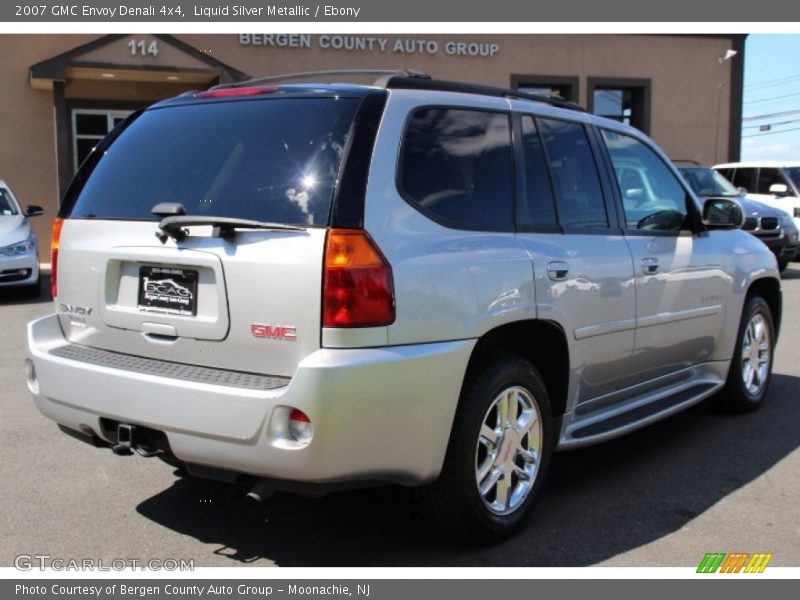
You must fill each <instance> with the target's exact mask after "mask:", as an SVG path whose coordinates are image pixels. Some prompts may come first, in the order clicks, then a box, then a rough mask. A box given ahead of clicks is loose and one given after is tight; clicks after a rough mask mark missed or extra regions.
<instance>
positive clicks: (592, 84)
mask: <svg viewBox="0 0 800 600" xmlns="http://www.w3.org/2000/svg"><path fill="white" fill-rule="evenodd" d="M587 87H588V88H589V89H588V103H589V106H588V109H589V111H590V112H593V113H594V114H596V115H600V116H601V117H605V118H607V119H612V120H614V121H618V122H620V123H625V124H626V125H631V126H632V127H636V128H637V129H639V130H640V131H643V132H645V133H649V131H650V81H649V80H647V79H628V78H605V77H589V78H588V80H587Z"/></svg>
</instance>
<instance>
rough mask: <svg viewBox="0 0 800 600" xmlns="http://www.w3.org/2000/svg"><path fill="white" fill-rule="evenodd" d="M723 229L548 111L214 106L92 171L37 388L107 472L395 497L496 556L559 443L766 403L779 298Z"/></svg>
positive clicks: (354, 102) (455, 94)
mask: <svg viewBox="0 0 800 600" xmlns="http://www.w3.org/2000/svg"><path fill="white" fill-rule="evenodd" d="M512 132H513V135H512ZM623 165H628V166H631V165H636V166H638V167H639V168H641V169H642V170H643V172H644V173H646V174H647V176H648V179H649V180H650V181H652V182H654V187H653V190H654V194H655V196H654V198H653V199H650V198H648V199H647V202H649V203H650V205H649V208H648V206H645V205H644V203H645V199H644V198H642V197H641V196H642V195H641V194H640V195H639V198H635V196H636V194H630V195H629V194H627V192H626V191H625V187H624V186H623V185H621V182H619V180H618V178H617V176H616V175H615V167H621V166H623ZM624 198H628V200H629V202H625V201H624ZM651 200H652V202H651ZM634 203H635V204H636V206H635V207H634V206H633V204H634ZM632 208H635V209H636V210H635V211H634V213H635V214H634V215H629V214H627V213H628V211H629V210H631V209H632ZM743 222H744V216H743V214H742V211H741V207H740V206H739V204H738V203H737V202H735V201H734V200H731V199H726V198H714V199H713V200H710V201H708V202H705V203H700V202H699V201H698V200H697V198H696V197H695V196H694V194H693V193H692V192H691V190H690V189H689V188H688V187H687V186H686V184H685V182H684V180H683V179H682V178H681V176H680V175H679V174H678V172H677V171H676V170H675V168H674V167H673V165H672V164H671V163H670V161H669V159H668V158H667V157H666V156H665V155H664V153H663V152H662V151H661V150H660V149H658V147H657V146H656V145H655V144H654V143H653V142H652V141H651V140H650V139H649V138H648V137H647V136H645V135H644V134H642V133H641V132H639V131H638V130H636V129H634V128H632V127H629V126H626V125H624V124H622V123H618V122H616V121H611V120H606V119H603V118H600V117H597V116H593V115H590V114H587V113H586V112H584V111H582V110H580V109H578V108H576V107H575V106H574V105H571V104H569V103H566V102H563V101H560V100H558V99H543V98H539V97H536V96H529V95H526V94H524V93H522V92H519V91H513V90H506V89H502V88H493V87H485V86H478V85H471V84H460V83H452V82H440V81H434V80H431V79H430V78H427V77H425V76H421V75H418V74H395V75H389V76H386V77H384V78H383V79H382V80H381V81H379V82H378V83H376V84H375V85H373V86H362V85H347V84H302V85H300V84H294V85H293V84H287V83H282V82H277V81H276V80H275V79H272V78H267V79H261V80H254V81H249V82H244V83H238V84H229V85H223V86H217V87H215V88H212V89H210V90H207V91H202V92H196V93H191V94H184V95H182V96H180V97H178V98H173V99H170V100H165V101H163V102H160V103H158V104H156V105H154V106H152V107H150V108H148V109H146V110H142V111H139V112H137V113H135V114H134V115H132V116H131V117H129V118H128V119H127V120H126V121H125V122H124V123H123V124H121V125H120V126H119V127H118V128H117V129H115V130H114V131H113V132H112V133H111V134H109V136H108V137H107V138H105V139H104V140H103V141H102V142H101V143H100V144H98V146H97V147H96V149H95V150H94V152H93V153H92V154H91V155H90V156H89V158H88V159H87V160H86V161H85V162H84V164H83V165H82V167H81V169H80V171H79V173H78V174H77V176H76V178H75V180H74V181H73V182H72V184H71V185H70V187H69V189H68V191H67V193H66V195H65V198H64V200H63V203H62V207H61V212H60V215H59V219H58V220H57V221H56V223H55V225H54V235H53V259H52V262H53V266H54V273H55V274H57V276H54V277H53V296H54V297H55V313H54V314H52V315H49V316H45V317H43V318H40V319H38V320H35V321H33V322H31V323H30V324H29V329H28V359H27V363H26V365H27V382H28V387H29V389H30V391H31V393H32V395H33V399H34V402H35V403H36V406H37V407H38V408H39V410H40V411H41V412H42V413H44V414H45V415H47V416H48V417H50V418H51V419H53V420H54V421H56V422H57V423H59V424H60V426H61V427H62V429H63V430H64V431H65V432H67V433H70V434H71V435H74V436H76V437H78V438H81V439H83V440H85V441H88V442H90V443H92V444H94V445H99V446H110V447H111V448H112V449H113V450H114V452H116V453H117V454H132V453H133V454H139V455H142V456H158V457H160V458H162V459H163V460H165V461H167V462H169V463H170V464H173V465H181V466H183V467H184V468H185V470H186V471H187V472H188V473H189V474H192V475H195V476H199V477H208V478H215V479H221V480H225V481H231V482H238V483H240V484H243V485H247V486H248V489H250V495H251V496H253V497H262V498H263V497H264V496H265V495H268V494H269V493H270V492H271V491H272V490H275V489H279V490H290V491H296V492H301V493H323V492H326V491H331V490H335V489H341V488H342V487H349V486H363V485H370V484H376V483H380V484H385V483H394V484H400V485H405V486H411V487H414V488H416V491H417V492H416V496H417V498H418V500H419V503H420V506H421V507H422V511H423V513H424V514H425V515H426V516H427V517H428V518H429V519H430V520H431V522H432V523H434V524H435V525H437V526H439V527H441V528H442V529H444V530H445V531H448V532H449V533H451V534H453V535H455V536H459V537H461V538H465V539H467V540H470V541H478V540H492V539H498V538H501V537H503V536H507V535H509V534H511V533H512V532H514V531H515V530H516V529H517V528H519V527H520V525H521V524H522V520H523V518H524V516H525V514H526V513H528V511H529V509H530V508H531V505H532V504H533V502H534V501H535V499H536V497H537V496H538V495H539V493H540V491H541V488H542V486H543V484H544V480H545V476H546V473H547V470H548V467H549V465H550V459H551V457H552V454H553V452H554V451H555V450H556V449H567V448H576V447H579V446H586V445H588V444H593V443H598V442H602V441H604V440H608V439H611V438H614V437H617V436H619V435H622V434H624V433H627V432H629V431H632V430H634V429H638V428H640V427H643V426H645V425H647V424H649V423H652V422H654V421H657V420H659V419H662V418H664V417H666V416H667V415H671V414H673V413H675V412H677V411H680V410H683V409H685V408H687V407H689V406H691V405H693V404H695V403H698V402H700V401H702V400H703V399H705V398H709V397H711V396H712V395H715V394H716V395H717V396H716V398H717V402H719V403H720V405H721V406H724V407H725V408H727V409H729V410H732V411H737V412H745V411H751V410H754V409H756V408H758V407H759V406H760V405H761V404H762V403H763V402H764V398H765V395H766V392H767V389H768V387H769V382H770V374H771V369H772V361H773V357H774V350H775V343H776V338H777V335H778V330H779V326H780V321H781V288H780V277H779V274H778V271H777V269H776V265H775V259H774V257H773V256H772V255H771V253H770V252H769V250H768V249H767V248H766V247H765V246H764V244H762V243H761V242H760V241H758V240H757V239H756V238H755V237H753V236H751V235H749V234H747V233H744V232H742V231H740V230H739V227H740V226H741V224H742V223H743ZM61 468H69V467H65V466H64V465H61ZM75 468H76V469H79V466H78V465H76V467H75Z"/></svg>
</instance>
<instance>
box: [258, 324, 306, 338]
mask: <svg viewBox="0 0 800 600" xmlns="http://www.w3.org/2000/svg"><path fill="white" fill-rule="evenodd" d="M250 333H252V334H253V337H257V338H270V339H272V340H283V341H284V342H293V341H295V340H296V339H297V328H296V327H288V326H286V325H262V324H261V323H253V324H252V325H250Z"/></svg>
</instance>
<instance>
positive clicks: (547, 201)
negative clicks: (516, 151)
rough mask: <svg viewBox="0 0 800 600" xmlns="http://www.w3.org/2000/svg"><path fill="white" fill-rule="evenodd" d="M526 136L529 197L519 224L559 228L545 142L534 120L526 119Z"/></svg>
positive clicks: (524, 132) (524, 128) (521, 204)
mask: <svg viewBox="0 0 800 600" xmlns="http://www.w3.org/2000/svg"><path fill="white" fill-rule="evenodd" d="M522 136H523V143H524V146H525V187H526V190H527V193H526V195H525V198H522V199H521V200H522V201H521V202H520V205H519V211H518V213H517V222H519V223H520V224H522V225H530V226H534V227H555V226H557V225H558V221H557V219H556V209H555V206H554V202H553V188H552V186H551V184H550V175H549V174H548V172H547V160H546V159H545V156H544V150H543V149H542V142H541V139H540V138H539V133H538V131H537V130H536V122H535V121H534V120H533V118H532V117H522Z"/></svg>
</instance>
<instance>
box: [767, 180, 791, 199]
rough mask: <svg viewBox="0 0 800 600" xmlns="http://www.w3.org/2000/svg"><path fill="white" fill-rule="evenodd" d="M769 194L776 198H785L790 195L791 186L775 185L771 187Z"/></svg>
mask: <svg viewBox="0 0 800 600" xmlns="http://www.w3.org/2000/svg"><path fill="white" fill-rule="evenodd" d="M769 193H770V194H773V195H775V196H785V195H786V194H788V193H789V186H788V185H786V184H785V183H773V184H772V185H771V186H769Z"/></svg>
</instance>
